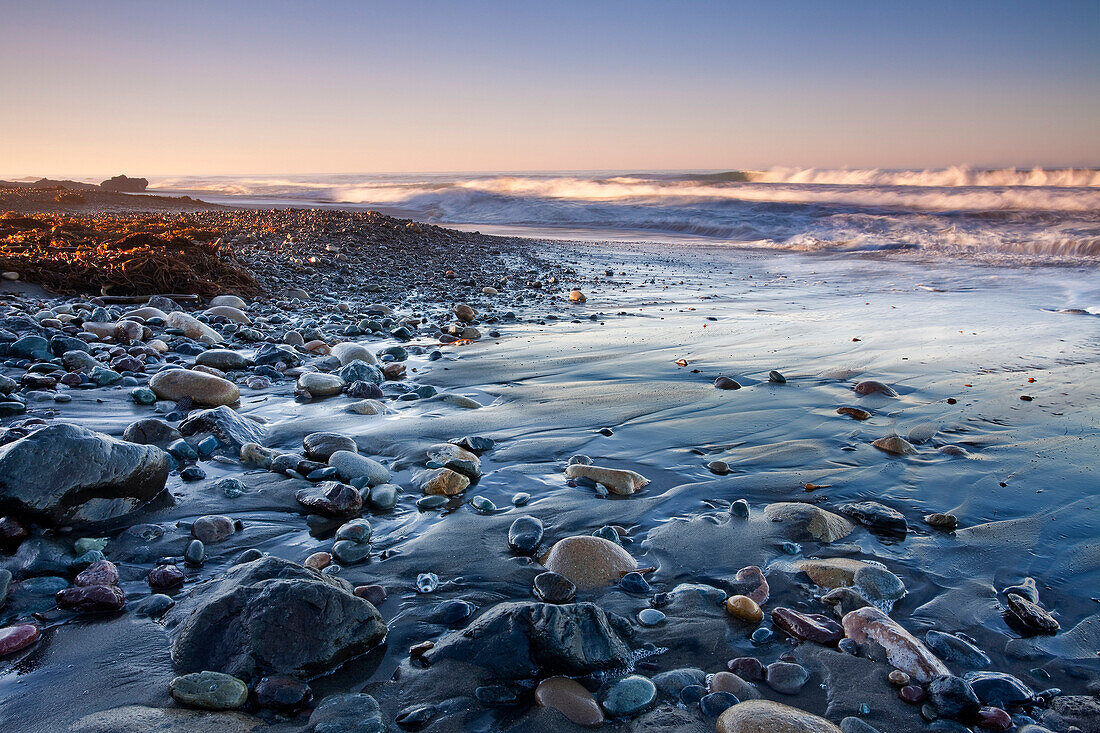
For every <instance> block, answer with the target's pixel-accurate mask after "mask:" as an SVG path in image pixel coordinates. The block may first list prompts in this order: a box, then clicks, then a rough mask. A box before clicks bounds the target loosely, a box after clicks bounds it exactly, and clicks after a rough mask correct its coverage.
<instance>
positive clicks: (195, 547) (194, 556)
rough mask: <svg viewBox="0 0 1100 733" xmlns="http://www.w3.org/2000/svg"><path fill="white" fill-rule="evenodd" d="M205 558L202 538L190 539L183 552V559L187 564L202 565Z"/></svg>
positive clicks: (204, 546)
mask: <svg viewBox="0 0 1100 733" xmlns="http://www.w3.org/2000/svg"><path fill="white" fill-rule="evenodd" d="M205 559H206V545H205V544H204V543H203V541H202V540H191V541H190V542H188V543H187V549H186V550H184V552H183V560H184V562H186V563H187V564H188V565H196V566H197V565H202V562H203V560H205Z"/></svg>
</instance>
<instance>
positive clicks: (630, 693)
mask: <svg viewBox="0 0 1100 733" xmlns="http://www.w3.org/2000/svg"><path fill="white" fill-rule="evenodd" d="M656 699H657V686H656V685H654V684H653V681H652V680H650V679H649V678H647V677H642V676H641V675H636V674H632V675H629V676H627V677H624V678H622V679H621V680H619V681H617V682H614V683H612V684H611V685H610V686H609V687H607V689H606V690H604V692H603V694H602V695H601V696H600V706H601V707H602V708H603V709H604V712H606V713H607V714H608V715H610V716H612V717H623V716H627V715H634V714H636V713H640V712H642V711H643V710H645V709H646V708H648V707H649V706H650V705H652V704H653V702H654V701H655V700H656Z"/></svg>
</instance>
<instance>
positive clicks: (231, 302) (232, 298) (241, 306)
mask: <svg viewBox="0 0 1100 733" xmlns="http://www.w3.org/2000/svg"><path fill="white" fill-rule="evenodd" d="M210 305H211V306H219V305H227V306H229V307H230V308H236V309H237V310H242V311H243V310H248V303H246V302H245V300H244V299H243V298H241V297H240V296H237V295H228V294H226V295H215V296H214V297H213V298H211V299H210ZM141 310H156V309H155V308H154V309H149V308H142V309H141ZM161 317H162V318H166V317H167V316H163V315H162V316H161Z"/></svg>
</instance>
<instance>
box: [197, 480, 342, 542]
mask: <svg viewBox="0 0 1100 733" xmlns="http://www.w3.org/2000/svg"><path fill="white" fill-rule="evenodd" d="M294 496H295V498H296V499H297V500H298V503H299V504H301V505H302V506H303V507H305V508H306V509H308V510H309V511H310V512H313V513H316V514H322V515H324V516H327V517H352V516H355V515H356V514H358V513H359V511H360V510H361V509H362V508H363V496H362V494H360V493H359V492H358V491H356V490H355V489H354V488H352V487H351V486H348V485H347V484H342V483H340V482H338V481H325V482H323V483H320V484H317V486H316V487H311V488H307V489H301V490H299V491H298V492H297V493H296V494H295V495H294ZM200 539H201V538H200Z"/></svg>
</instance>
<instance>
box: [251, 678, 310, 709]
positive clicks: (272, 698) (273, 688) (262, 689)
mask: <svg viewBox="0 0 1100 733" xmlns="http://www.w3.org/2000/svg"><path fill="white" fill-rule="evenodd" d="M254 693H255V695H256V702H257V703H259V705H260V706H261V707H265V708H271V709H273V710H279V711H281V712H284V713H292V712H295V711H297V710H301V709H302V708H303V707H305V706H306V704H307V703H308V702H309V701H310V700H311V699H312V698H313V691H312V690H310V689H309V685H307V684H306V683H305V682H302V681H301V680H296V679H294V678H293V677H286V676H283V675H272V676H270V677H264V678H263V679H261V680H260V681H259V682H257V683H256V687H255V689H254Z"/></svg>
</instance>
